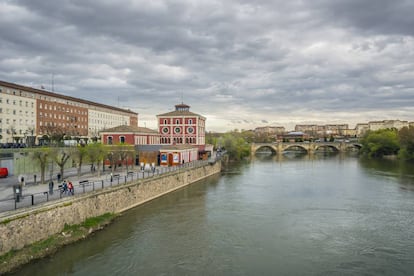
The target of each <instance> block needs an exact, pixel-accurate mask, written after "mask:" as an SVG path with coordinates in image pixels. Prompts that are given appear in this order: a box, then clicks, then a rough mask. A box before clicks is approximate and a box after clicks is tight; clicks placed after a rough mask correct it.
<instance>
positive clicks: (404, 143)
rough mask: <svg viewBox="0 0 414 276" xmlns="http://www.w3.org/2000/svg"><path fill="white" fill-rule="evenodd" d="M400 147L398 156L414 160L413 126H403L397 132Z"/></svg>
mask: <svg viewBox="0 0 414 276" xmlns="http://www.w3.org/2000/svg"><path fill="white" fill-rule="evenodd" d="M398 139H399V142H400V146H401V149H400V151H399V152H398V157H399V158H401V159H403V160H414V127H413V126H410V127H403V128H402V129H400V131H399V132H398Z"/></svg>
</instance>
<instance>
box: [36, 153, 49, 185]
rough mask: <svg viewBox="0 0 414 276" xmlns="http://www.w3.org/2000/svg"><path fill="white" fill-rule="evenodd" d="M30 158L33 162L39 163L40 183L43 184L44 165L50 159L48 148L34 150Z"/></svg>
mask: <svg viewBox="0 0 414 276" xmlns="http://www.w3.org/2000/svg"><path fill="white" fill-rule="evenodd" d="M32 158H33V160H35V161H38V162H39V167H40V183H42V184H44V183H45V171H46V165H47V161H48V160H49V158H50V148H49V147H42V148H39V149H36V150H35V151H34V152H33V153H32Z"/></svg>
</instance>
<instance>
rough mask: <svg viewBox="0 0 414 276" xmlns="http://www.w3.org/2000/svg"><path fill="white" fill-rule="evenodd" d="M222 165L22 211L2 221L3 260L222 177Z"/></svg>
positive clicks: (178, 172) (0, 228) (169, 175)
mask: <svg viewBox="0 0 414 276" xmlns="http://www.w3.org/2000/svg"><path fill="white" fill-rule="evenodd" d="M220 170H221V163H220V162H216V163H215V164H208V165H206V166H203V167H199V168H185V169H180V170H177V171H174V172H171V173H166V174H163V175H160V176H156V177H153V178H149V179H144V180H143V179H141V180H137V181H136V182H134V183H129V184H125V185H121V186H116V187H108V188H106V189H104V190H100V191H95V192H91V193H88V194H83V195H79V196H74V197H67V198H65V199H63V200H60V201H58V202H49V203H46V204H43V205H39V206H35V207H33V208H30V209H26V210H18V211H16V212H15V213H13V214H11V215H10V216H7V217H3V218H1V221H0V256H1V255H3V254H5V253H7V252H9V251H10V250H17V249H21V248H23V247H24V246H26V245H30V244H32V243H34V242H36V241H40V240H44V239H47V238H48V237H50V236H52V235H54V234H56V233H59V232H61V231H62V229H63V228H64V226H65V224H68V225H73V224H80V223H82V222H83V221H85V220H86V219H87V218H90V217H96V216H100V215H103V214H105V213H120V212H123V211H125V210H128V209H131V208H133V207H135V206H138V205H140V204H142V203H145V202H147V201H150V200H152V199H154V198H157V197H160V196H162V195H164V194H167V193H170V192H172V191H174V190H177V189H179V188H182V187H184V186H186V185H188V184H191V183H193V182H196V181H198V180H201V179H203V178H206V177H207V176H210V175H213V174H216V173H219V172H220Z"/></svg>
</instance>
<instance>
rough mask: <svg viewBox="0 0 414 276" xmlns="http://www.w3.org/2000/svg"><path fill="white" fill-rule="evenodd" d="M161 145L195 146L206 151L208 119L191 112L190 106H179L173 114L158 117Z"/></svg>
mask: <svg viewBox="0 0 414 276" xmlns="http://www.w3.org/2000/svg"><path fill="white" fill-rule="evenodd" d="M157 121H158V131H159V133H160V136H161V140H160V142H161V144H164V145H184V144H188V145H195V146H198V148H199V149H204V145H205V137H206V135H205V125H206V118H205V117H203V116H201V115H199V114H196V113H193V112H191V111H190V106H188V105H186V104H183V103H181V104H177V105H176V106H175V110H174V111H172V112H168V113H164V114H160V115H157Z"/></svg>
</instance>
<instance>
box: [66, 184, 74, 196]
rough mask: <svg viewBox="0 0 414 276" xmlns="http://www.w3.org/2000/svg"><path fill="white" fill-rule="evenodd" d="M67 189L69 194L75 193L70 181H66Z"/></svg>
mask: <svg viewBox="0 0 414 276" xmlns="http://www.w3.org/2000/svg"><path fill="white" fill-rule="evenodd" d="M68 190H69V194H70V195H74V194H75V191H74V189H73V184H72V182H71V181H69V182H68Z"/></svg>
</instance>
